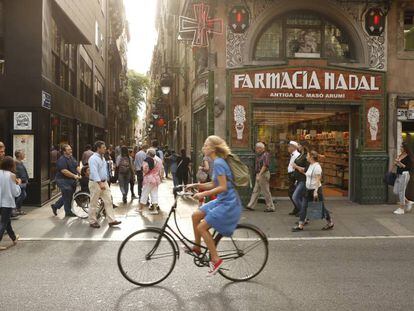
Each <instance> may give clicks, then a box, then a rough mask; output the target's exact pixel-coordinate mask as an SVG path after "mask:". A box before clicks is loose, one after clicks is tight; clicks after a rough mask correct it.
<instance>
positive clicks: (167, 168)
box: [164, 163, 170, 178]
mask: <svg viewBox="0 0 414 311" xmlns="http://www.w3.org/2000/svg"><path fill="white" fill-rule="evenodd" d="M164 170H165V178H168V173H169V172H170V163H165V165H164Z"/></svg>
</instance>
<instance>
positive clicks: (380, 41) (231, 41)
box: [226, 0, 387, 71]
mask: <svg viewBox="0 0 414 311" xmlns="http://www.w3.org/2000/svg"><path fill="white" fill-rule="evenodd" d="M281 1H282V0H277V1H272V0H263V1H257V0H248V1H247V4H248V6H249V9H250V12H251V23H250V27H249V29H248V30H247V31H246V32H245V33H243V34H235V33H233V32H232V31H231V29H230V27H227V40H226V65H227V68H236V67H241V66H243V65H245V64H246V63H248V62H250V59H246V56H245V54H244V53H243V51H244V50H245V49H246V48H247V46H246V42H247V38H248V36H249V32H251V31H254V30H257V28H258V27H259V28H261V27H264V25H263V24H262V23H261V20H262V18H261V17H262V15H263V14H268V11H269V10H271V9H272V8H273V7H276V6H277V5H278V4H280V2H281ZM331 2H332V4H334V5H335V6H336V7H338V6H339V7H340V10H341V11H342V12H345V13H346V14H347V15H348V17H350V19H351V20H352V21H353V24H354V25H353V27H354V28H355V29H357V30H358V31H359V32H360V33H363V37H364V41H365V42H366V43H364V44H366V45H367V50H368V64H367V66H368V67H369V68H370V69H372V70H380V71H385V70H386V67H387V55H386V54H387V40H386V32H384V34H383V35H382V36H380V37H372V36H369V35H368V34H367V33H366V32H365V30H364V12H366V10H367V9H368V8H369V7H366V6H365V4H363V3H361V4H354V3H344V2H342V1H338V0H331ZM298 9H300V5H299V4H298ZM275 11H276V10H275Z"/></svg>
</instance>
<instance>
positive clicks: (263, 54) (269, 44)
mask: <svg viewBox="0 0 414 311" xmlns="http://www.w3.org/2000/svg"><path fill="white" fill-rule="evenodd" d="M282 45H283V41H282V23H281V22H280V21H275V22H274V23H272V25H271V26H270V27H269V28H267V29H266V31H265V32H264V33H263V34H262V36H261V37H260V39H259V41H258V42H257V45H256V53H255V57H256V59H273V58H279V57H280V48H281V46H282Z"/></svg>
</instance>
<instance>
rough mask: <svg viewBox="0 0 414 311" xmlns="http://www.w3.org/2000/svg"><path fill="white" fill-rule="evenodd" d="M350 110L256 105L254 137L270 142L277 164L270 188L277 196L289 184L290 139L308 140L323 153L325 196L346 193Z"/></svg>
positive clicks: (321, 158)
mask: <svg viewBox="0 0 414 311" xmlns="http://www.w3.org/2000/svg"><path fill="white" fill-rule="evenodd" d="M349 116H350V114H349V112H346V111H334V110H332V111H329V110H326V109H313V110H312V111H291V110H290V109H288V108H287V109H282V108H280V110H276V109H274V108H264V107H256V108H255V109H254V113H253V117H254V136H255V137H254V140H255V141H263V142H265V143H266V145H267V148H268V150H269V152H270V153H271V155H272V157H273V159H276V162H277V166H276V169H275V171H274V172H273V173H272V177H271V180H270V188H271V191H272V194H273V195H275V196H285V195H287V191H288V188H289V183H288V176H287V174H288V172H287V167H288V164H289V152H288V142H289V141H291V140H294V141H303V140H306V141H307V142H308V143H309V145H310V148H311V149H313V150H316V151H317V152H318V153H319V154H320V155H321V156H320V159H319V162H320V164H321V166H322V169H323V184H324V194H325V196H336V197H344V196H345V197H346V196H348V185H349V159H350V149H349V141H350V125H349V120H350V117H349Z"/></svg>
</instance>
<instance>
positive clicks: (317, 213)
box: [306, 201, 323, 220]
mask: <svg viewBox="0 0 414 311" xmlns="http://www.w3.org/2000/svg"><path fill="white" fill-rule="evenodd" d="M306 218H308V219H311V220H315V219H322V218H323V202H321V201H311V202H308V209H307V213H306Z"/></svg>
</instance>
